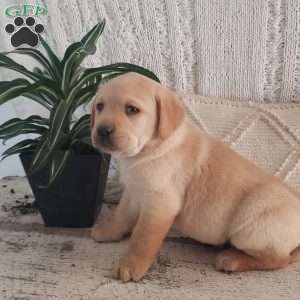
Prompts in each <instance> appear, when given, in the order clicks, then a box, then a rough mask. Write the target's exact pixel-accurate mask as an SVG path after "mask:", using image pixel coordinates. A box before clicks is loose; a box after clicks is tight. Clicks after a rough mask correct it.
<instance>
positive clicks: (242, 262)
mask: <svg viewBox="0 0 300 300" xmlns="http://www.w3.org/2000/svg"><path fill="white" fill-rule="evenodd" d="M290 261H291V257H290V256H284V257H280V256H274V257H272V256H268V255H265V256H260V255H259V254H258V256H256V257H255V256H250V255H249V254H247V253H244V252H242V251H240V250H238V249H235V248H230V249H226V250H224V251H222V252H221V253H219V254H218V255H217V257H216V269H217V270H220V271H224V272H242V271H250V270H275V269H280V268H283V267H285V266H287V265H288V264H289V262H290Z"/></svg>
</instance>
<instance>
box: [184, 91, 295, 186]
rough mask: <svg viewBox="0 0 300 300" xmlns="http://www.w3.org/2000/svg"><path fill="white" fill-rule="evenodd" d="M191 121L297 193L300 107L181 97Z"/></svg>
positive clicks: (197, 96) (192, 96) (196, 96)
mask: <svg viewBox="0 0 300 300" xmlns="http://www.w3.org/2000/svg"><path fill="white" fill-rule="evenodd" d="M182 98H183V101H184V103H185V104H186V106H187V109H188V113H189V115H190V116H191V117H192V119H193V120H194V121H195V122H196V123H197V124H198V125H200V126H202V127H203V128H205V129H206V130H207V131H208V132H209V133H211V134H213V135H214V136H217V137H219V138H221V139H223V141H225V142H226V143H227V144H229V145H230V146H231V147H232V148H233V149H234V150H236V151H237V152H239V153H240V154H241V155H243V156H245V157H246V158H248V159H251V160H254V161H256V163H257V164H258V165H259V166H261V167H263V168H264V169H266V170H268V171H269V172H271V173H273V174H275V175H277V176H279V177H281V178H283V179H284V180H285V181H286V182H287V183H288V184H290V185H291V186H293V187H294V188H296V189H298V190H300V105H299V104H292V103H291V104H258V103H254V102H236V101H230V100H225V99H220V98H209V99H208V98H206V97H203V96H199V95H183V96H182Z"/></svg>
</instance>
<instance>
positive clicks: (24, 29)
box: [4, 3, 48, 47]
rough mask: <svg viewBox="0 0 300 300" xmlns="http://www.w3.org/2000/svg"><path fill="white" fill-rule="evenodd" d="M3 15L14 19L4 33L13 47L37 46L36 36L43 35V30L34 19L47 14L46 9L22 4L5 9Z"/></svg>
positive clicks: (37, 39)
mask: <svg viewBox="0 0 300 300" xmlns="http://www.w3.org/2000/svg"><path fill="white" fill-rule="evenodd" d="M4 14H5V15H6V16H7V17H11V18H14V20H13V22H11V23H9V24H7V25H6V26H5V31H6V32H7V33H8V34H10V35H11V39H10V40H11V45H12V46H13V47H19V46H21V45H23V44H27V45H28V46H31V47H35V46H37V44H38V43H39V38H38V34H40V33H43V32H44V30H45V28H44V26H43V25H42V24H40V23H38V22H37V21H36V18H37V17H39V16H45V15H47V14H48V10H47V8H46V7H43V6H41V5H38V4H37V5H31V4H25V3H22V4H19V5H13V6H9V7H7V8H6V9H5V11H4Z"/></svg>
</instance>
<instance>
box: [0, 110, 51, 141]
mask: <svg viewBox="0 0 300 300" xmlns="http://www.w3.org/2000/svg"><path fill="white" fill-rule="evenodd" d="M48 123H49V122H48V119H46V118H42V117H40V116H37V115H33V116H30V117H28V118H27V119H20V118H13V119H10V120H9V121H7V122H5V123H3V124H1V125H0V139H2V140H3V143H4V142H5V141H7V140H8V139H10V138H13V137H15V136H17V135H20V134H27V133H36V134H40V135H43V134H44V133H45V132H46V131H47V126H48Z"/></svg>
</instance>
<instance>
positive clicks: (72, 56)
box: [61, 21, 105, 95]
mask: <svg viewBox="0 0 300 300" xmlns="http://www.w3.org/2000/svg"><path fill="white" fill-rule="evenodd" d="M104 26H105V21H102V22H101V23H99V24H97V25H96V26H94V27H93V28H92V29H91V30H90V31H89V32H88V33H87V34H86V35H85V36H84V37H83V39H82V40H81V42H80V43H76V45H75V44H72V45H71V46H70V47H72V48H70V47H69V48H70V49H71V50H69V49H68V50H69V51H68V50H67V52H68V54H69V56H68V57H67V56H65V57H64V59H63V61H62V63H63V68H64V69H63V76H62V85H61V87H62V90H63V92H64V93H65V95H66V94H67V93H68V90H69V85H70V82H71V77H72V75H73V74H74V72H75V70H76V68H77V67H78V66H79V65H80V64H81V62H82V61H83V59H84V58H85V57H86V56H87V55H89V54H93V52H94V50H95V47H96V46H95V43H96V42H97V40H98V38H99V36H100V35H101V33H102V32H103V30H104Z"/></svg>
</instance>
